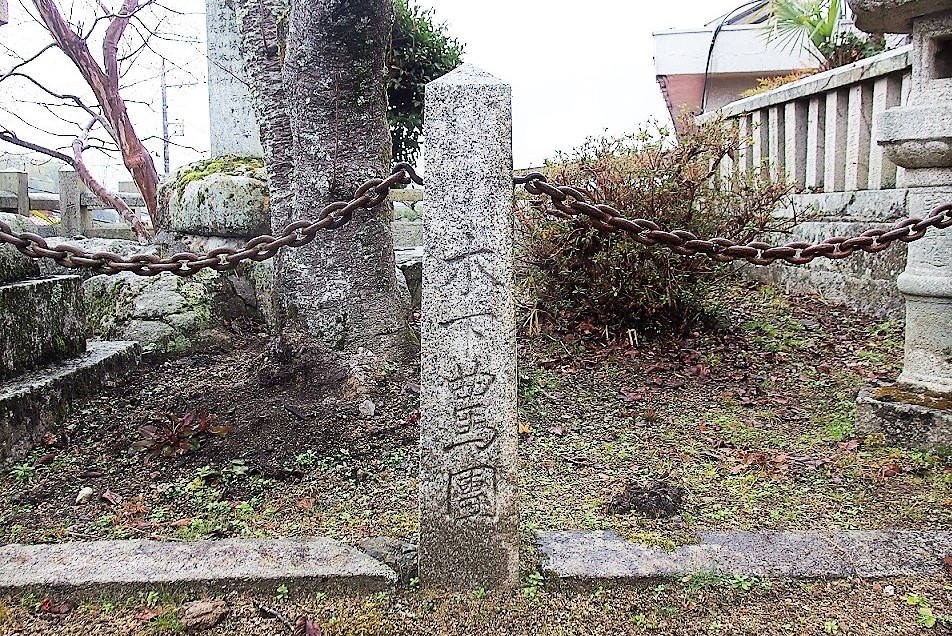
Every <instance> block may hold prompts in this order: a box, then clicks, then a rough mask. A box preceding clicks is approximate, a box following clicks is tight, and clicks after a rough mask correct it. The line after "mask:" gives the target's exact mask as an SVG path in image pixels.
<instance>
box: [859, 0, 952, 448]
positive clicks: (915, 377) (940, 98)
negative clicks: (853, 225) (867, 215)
mask: <svg viewBox="0 0 952 636" xmlns="http://www.w3.org/2000/svg"><path fill="white" fill-rule="evenodd" d="M850 3H851V5H852V6H853V9H854V12H855V13H856V16H857V25H858V26H859V27H860V28H868V29H871V30H876V31H886V32H889V33H907V32H909V31H910V30H911V32H912V34H913V47H912V48H913V63H912V73H913V78H912V85H911V87H910V92H909V97H908V100H907V102H906V103H905V105H903V106H900V107H895V108H890V109H888V110H886V111H885V112H883V113H881V114H880V115H879V118H878V120H877V122H876V124H877V126H876V130H877V136H878V142H879V144H880V145H882V146H883V148H884V150H885V153H886V155H887V157H888V158H889V159H890V160H892V162H893V163H895V164H896V165H898V166H901V167H903V168H905V169H906V171H905V173H904V180H905V186H906V187H907V188H908V195H907V198H906V210H907V214H908V215H909V216H913V217H920V218H921V217H925V216H928V215H929V214H930V213H931V211H932V210H933V209H934V208H935V207H937V206H939V205H942V204H947V203H952V142H950V141H949V140H950V139H952V63H950V61H949V53H948V43H949V41H950V39H952V1H946V2H936V1H935V0H898V1H897V0H850ZM898 284H899V291H901V292H902V293H903V295H904V296H905V298H906V355H905V359H904V362H903V372H902V375H901V376H900V377H899V383H898V384H897V385H896V386H894V387H886V388H880V389H877V390H875V391H873V392H872V393H871V394H868V393H864V394H862V395H860V399H859V407H858V412H857V421H856V428H857V430H858V432H860V433H870V432H884V433H886V434H887V435H888V436H889V437H890V439H891V441H893V442H895V443H902V444H910V445H915V446H919V447H925V448H932V447H936V446H949V445H952V411H950V410H949V409H947V408H941V405H943V404H945V403H947V402H948V398H950V397H952V232H950V231H949V230H933V231H930V232H929V233H928V234H927V235H926V236H925V237H924V238H922V239H920V240H918V241H916V242H914V243H910V245H909V253H908V259H907V263H906V270H905V271H904V272H903V273H902V274H901V275H900V276H899V280H898Z"/></svg>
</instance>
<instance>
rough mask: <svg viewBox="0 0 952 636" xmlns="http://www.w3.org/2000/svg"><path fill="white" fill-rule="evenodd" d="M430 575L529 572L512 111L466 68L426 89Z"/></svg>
mask: <svg viewBox="0 0 952 636" xmlns="http://www.w3.org/2000/svg"><path fill="white" fill-rule="evenodd" d="M425 121H426V129H425V132H424V135H425V137H426V141H427V166H428V169H427V175H426V192H425V201H426V206H425V212H424V217H423V234H424V236H423V242H424V248H425V260H424V266H423V325H422V329H423V333H422V364H423V368H422V386H423V390H422V408H421V414H422V418H421V436H420V446H421V448H420V455H421V458H420V579H421V581H422V583H423V584H424V585H427V586H431V587H436V588H442V589H451V590H473V589H478V588H484V589H489V588H498V587H507V586H513V585H515V584H516V583H517V580H518V575H519V513H518V509H517V491H516V477H517V470H516V462H517V459H518V458H517V455H518V443H519V439H518V430H517V424H516V321H515V309H514V301H513V287H514V286H513V240H512V237H513V215H512V206H513V184H512V108H511V89H510V87H509V85H508V84H505V83H503V82H502V81H500V80H498V79H496V78H495V77H493V76H492V75H489V74H488V73H486V72H485V71H482V70H480V69H478V68H475V67H473V66H471V65H464V66H462V67H460V68H458V69H456V70H455V71H453V72H452V73H449V74H447V75H445V76H443V77H442V78H440V79H438V80H436V81H435V82H432V83H430V84H429V85H428V86H427V88H426V118H425Z"/></svg>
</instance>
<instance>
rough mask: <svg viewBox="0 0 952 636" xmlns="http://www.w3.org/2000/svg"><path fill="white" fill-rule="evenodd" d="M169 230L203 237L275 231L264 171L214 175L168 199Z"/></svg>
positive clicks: (195, 182)
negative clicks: (272, 226) (272, 229)
mask: <svg viewBox="0 0 952 636" xmlns="http://www.w3.org/2000/svg"><path fill="white" fill-rule="evenodd" d="M168 202H169V203H168V206H169V208H168V223H169V229H170V230H171V231H173V232H176V233H183V234H197V235H199V236H229V237H252V236H259V235H261V234H269V233H270V232H271V216H270V215H271V212H270V209H269V206H268V181H267V175H266V174H265V172H264V169H263V168H261V169H257V170H254V171H251V172H250V173H249V174H248V175H230V174H210V175H208V176H206V177H203V178H201V179H198V180H196V181H192V182H191V183H189V184H188V185H186V186H185V187H184V188H183V189H182V190H181V191H180V192H177V193H172V195H171V196H170V197H169V199H168Z"/></svg>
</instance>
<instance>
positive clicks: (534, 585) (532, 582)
mask: <svg viewBox="0 0 952 636" xmlns="http://www.w3.org/2000/svg"><path fill="white" fill-rule="evenodd" d="M543 585H545V578H544V577H543V576H542V575H541V574H539V573H538V572H533V573H532V574H530V575H529V576H527V577H526V585H525V586H524V587H523V588H522V595H523V596H525V597H526V598H527V599H529V600H530V601H534V600H535V599H536V598H538V596H539V591H540V590H541V589H542V586H543Z"/></svg>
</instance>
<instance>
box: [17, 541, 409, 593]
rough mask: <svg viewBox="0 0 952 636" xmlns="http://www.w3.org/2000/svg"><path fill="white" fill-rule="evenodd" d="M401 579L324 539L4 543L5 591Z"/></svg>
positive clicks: (245, 587)
mask: <svg viewBox="0 0 952 636" xmlns="http://www.w3.org/2000/svg"><path fill="white" fill-rule="evenodd" d="M396 581H397V575H396V574H395V573H394V572H393V570H391V569H390V568H388V567H387V566H386V565H384V564H382V563H379V562H377V561H376V560H374V559H373V558H371V557H369V556H367V555H366V554H363V553H361V552H360V551H359V550H357V549H356V548H352V547H350V546H346V545H344V544H342V543H340V542H338V541H335V540H333V539H327V538H324V537H313V538H301V539H223V540H220V541H194V542H190V543H169V542H161V541H141V540H133V541H91V542H84V543H79V542H76V543H60V544H52V545H7V546H2V547H0V591H6V592H13V591H22V590H27V589H32V588H44V589H49V588H54V589H57V590H59V591H61V592H69V591H74V592H75V591H81V592H82V593H84V594H89V593H90V592H91V591H98V592H105V591H116V590H124V591H126V592H132V591H140V590H141V591H146V590H153V589H155V588H156V587H164V586H174V588H175V590H176V591H179V592H181V591H183V590H189V591H192V592H198V593H211V594H217V593H221V592H228V593H230V592H234V591H237V590H241V591H251V592H259V593H263V594H272V595H273V594H274V591H275V589H277V587H278V586H280V585H287V587H288V588H289V590H290V591H293V592H295V593H313V592H316V591H319V590H323V591H335V590H337V591H339V590H360V591H382V590H387V589H390V588H392V587H393V586H394V584H395V583H396Z"/></svg>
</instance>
